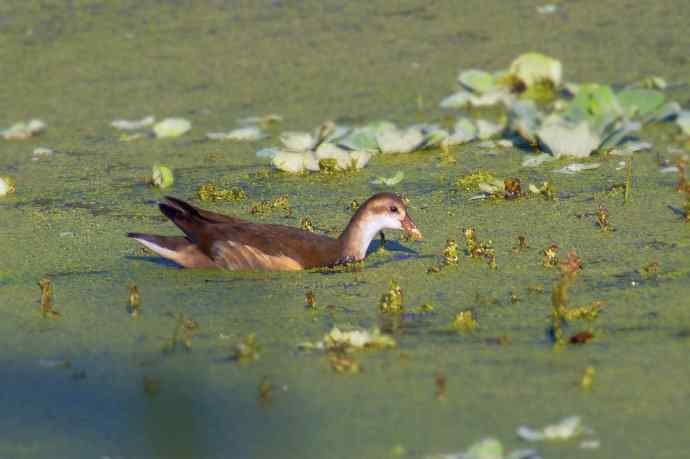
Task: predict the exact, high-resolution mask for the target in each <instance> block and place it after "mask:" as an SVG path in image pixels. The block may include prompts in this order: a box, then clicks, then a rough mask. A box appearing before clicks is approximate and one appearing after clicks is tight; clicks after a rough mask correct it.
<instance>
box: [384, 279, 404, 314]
mask: <svg viewBox="0 0 690 459" xmlns="http://www.w3.org/2000/svg"><path fill="white" fill-rule="evenodd" d="M379 310H380V311H381V312H383V313H389V312H401V311H402V310H403V293H402V288H400V285H398V283H397V282H396V281H394V280H392V281H391V282H390V286H389V288H388V292H386V293H384V294H383V295H382V296H381V301H380V302H379Z"/></svg>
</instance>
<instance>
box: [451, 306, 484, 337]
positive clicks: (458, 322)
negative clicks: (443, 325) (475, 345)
mask: <svg viewBox="0 0 690 459" xmlns="http://www.w3.org/2000/svg"><path fill="white" fill-rule="evenodd" d="M451 325H452V327H453V328H454V329H455V330H457V331H459V332H468V331H469V332H471V331H474V329H475V328H477V325H478V322H477V321H476V319H475V318H474V315H473V314H472V311H471V310H469V309H468V310H466V311H461V312H459V313H457V314H456V315H455V317H454V318H453V321H452V322H451Z"/></svg>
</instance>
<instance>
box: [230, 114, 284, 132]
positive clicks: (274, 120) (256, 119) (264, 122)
mask: <svg viewBox="0 0 690 459" xmlns="http://www.w3.org/2000/svg"><path fill="white" fill-rule="evenodd" d="M282 122H283V117H282V116H281V115H277V114H275V113H269V114H267V115H262V116H250V117H248V118H242V119H241V120H239V121H238V123H239V124H240V125H242V126H250V125H255V126H261V127H262V128H264V129H267V128H269V127H271V126H274V125H276V124H280V123H282Z"/></svg>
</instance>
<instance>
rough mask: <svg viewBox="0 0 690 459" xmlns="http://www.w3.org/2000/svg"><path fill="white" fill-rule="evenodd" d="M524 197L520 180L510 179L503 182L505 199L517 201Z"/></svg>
mask: <svg viewBox="0 0 690 459" xmlns="http://www.w3.org/2000/svg"><path fill="white" fill-rule="evenodd" d="M521 196H523V194H522V186H521V185H520V179H519V178H509V179H505V180H504V181H503V198H504V199H508V200H510V199H516V198H519V197H521Z"/></svg>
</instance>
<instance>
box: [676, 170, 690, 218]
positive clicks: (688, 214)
mask: <svg viewBox="0 0 690 459" xmlns="http://www.w3.org/2000/svg"><path fill="white" fill-rule="evenodd" d="M676 165H677V167H678V186H677V187H676V189H677V190H678V191H679V192H682V193H685V205H684V206H683V211H684V212H685V221H686V222H690V182H689V181H688V179H687V172H686V171H687V168H688V157H687V156H683V157H681V158H679V159H678V161H677V163H676Z"/></svg>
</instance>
